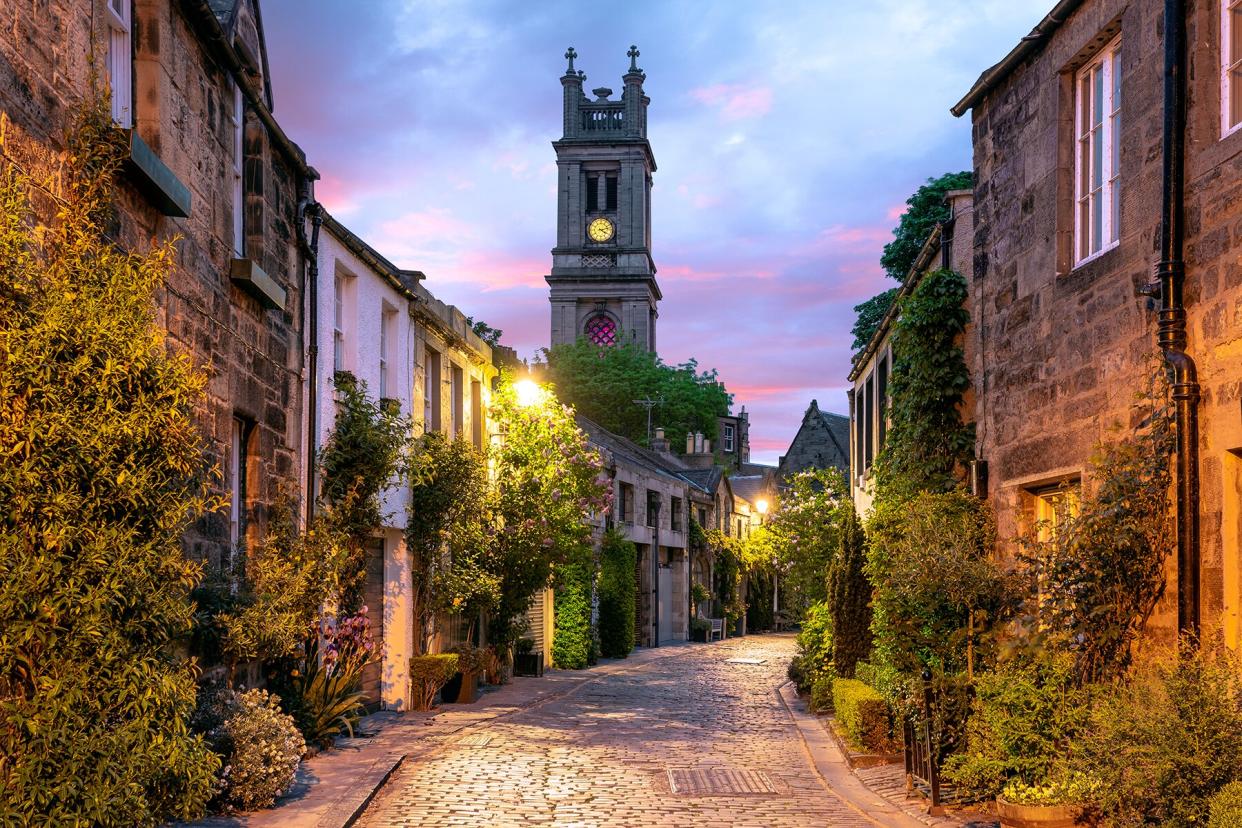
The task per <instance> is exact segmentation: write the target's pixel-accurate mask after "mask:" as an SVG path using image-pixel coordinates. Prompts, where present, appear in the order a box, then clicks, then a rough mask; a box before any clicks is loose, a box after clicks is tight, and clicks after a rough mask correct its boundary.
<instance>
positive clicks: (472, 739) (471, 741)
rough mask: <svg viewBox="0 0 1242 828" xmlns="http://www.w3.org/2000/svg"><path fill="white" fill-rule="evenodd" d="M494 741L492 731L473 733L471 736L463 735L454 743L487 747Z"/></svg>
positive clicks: (464, 745)
mask: <svg viewBox="0 0 1242 828" xmlns="http://www.w3.org/2000/svg"><path fill="white" fill-rule="evenodd" d="M491 741H492V736H491V734H490V733H472V734H471V735H469V736H463V737H462V738H460V739H458V740H457V741H456V742H455V743H454V744H457V745H460V746H461V747H487V746H488V744H490V743H491Z"/></svg>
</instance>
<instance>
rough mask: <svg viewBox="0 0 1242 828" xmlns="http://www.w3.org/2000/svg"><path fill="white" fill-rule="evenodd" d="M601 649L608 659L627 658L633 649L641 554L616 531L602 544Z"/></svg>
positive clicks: (600, 573)
mask: <svg viewBox="0 0 1242 828" xmlns="http://www.w3.org/2000/svg"><path fill="white" fill-rule="evenodd" d="M599 555H600V571H599V647H600V654H601V655H603V656H604V657H605V658H625V657H626V656H628V655H629V654H630V651H631V650H633V649H634V623H635V622H634V609H635V601H634V599H635V597H636V596H637V593H638V585H637V581H636V579H635V573H634V567H635V566H637V558H638V551H637V549H636V548H635V547H634V544H633V543H632V542H631V541H629V540H627V539H626V537H625V536H624V535H622V534H621V533H620V532H618V531H617V530H615V529H613V530H610V531H609V532H607V533H605V534H604V540H603V542H602V543H601V544H600V553H599Z"/></svg>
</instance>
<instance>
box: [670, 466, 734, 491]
mask: <svg viewBox="0 0 1242 828" xmlns="http://www.w3.org/2000/svg"><path fill="white" fill-rule="evenodd" d="M677 473H678V474H679V475H681V476H682V477H684V478H685V479H686V480H688V481H690V484H691V485H692V486H694V487H695V488H697V489H701V490H702V491H705V492H707V493H708V494H715V493H716V489H717V488H718V487H719V486H720V481H721V479H723V478H724V470H723V469H721V468H720V467H719V466H712V467H711V468H708V469H682V470H680V471H678V472H677Z"/></svg>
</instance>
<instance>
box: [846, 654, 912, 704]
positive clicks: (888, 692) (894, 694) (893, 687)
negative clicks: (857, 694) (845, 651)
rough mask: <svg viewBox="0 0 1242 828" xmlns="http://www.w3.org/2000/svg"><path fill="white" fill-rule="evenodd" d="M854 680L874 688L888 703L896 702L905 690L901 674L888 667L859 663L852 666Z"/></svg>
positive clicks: (864, 662) (867, 662)
mask: <svg viewBox="0 0 1242 828" xmlns="http://www.w3.org/2000/svg"><path fill="white" fill-rule="evenodd" d="M854 678H856V679H858V680H859V681H861V682H862V683H863V684H865V685H867V686H869V687H874V688H875V689H876V691H878V692H879V694H880V695H881V696H883V697H884V698H886V699H888V700H889V702H893V701H895V700H897V698H898V697H899V696H900V694H901V692H902V691H903V690H904V689H906V685H905V683H904V682H903V681H902V678H901V674H900V673H898V672H897V671H896V670H895V669H894V668H893V667H892V666H890V665H880V664H872V663H871V662H869V661H860V662H858V664H856V665H854Z"/></svg>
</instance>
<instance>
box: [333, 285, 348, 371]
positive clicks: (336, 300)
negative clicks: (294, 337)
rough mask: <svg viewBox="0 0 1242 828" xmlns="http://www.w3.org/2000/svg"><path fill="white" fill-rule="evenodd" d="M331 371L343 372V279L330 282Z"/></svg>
mask: <svg viewBox="0 0 1242 828" xmlns="http://www.w3.org/2000/svg"><path fill="white" fill-rule="evenodd" d="M332 370H334V371H344V370H345V279H344V278H343V277H342V276H341V274H339V273H337V274H336V276H335V277H334V278H333V280H332Z"/></svg>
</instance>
